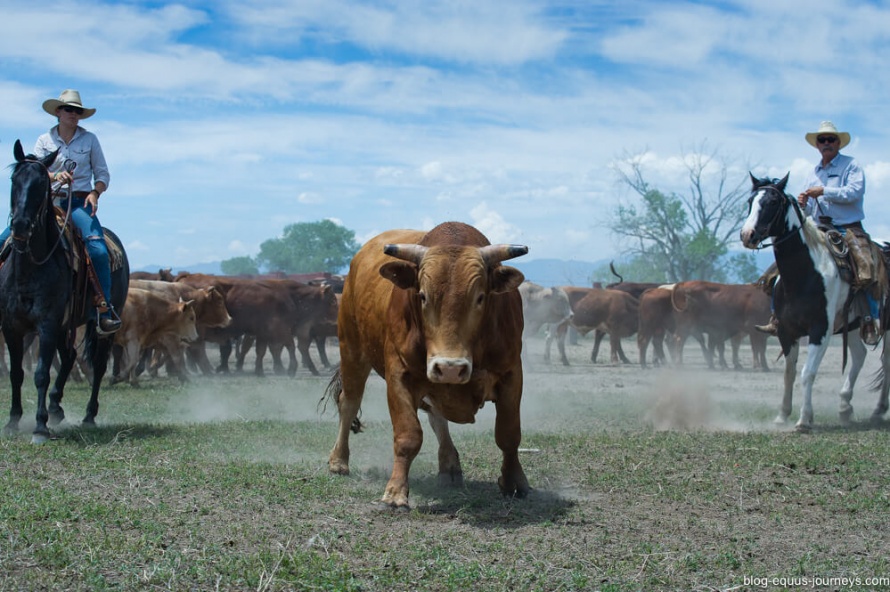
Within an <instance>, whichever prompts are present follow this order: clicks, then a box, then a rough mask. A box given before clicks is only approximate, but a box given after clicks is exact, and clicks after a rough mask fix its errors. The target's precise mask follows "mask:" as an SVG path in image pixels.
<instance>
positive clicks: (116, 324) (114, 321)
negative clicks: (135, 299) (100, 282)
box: [96, 302, 121, 336]
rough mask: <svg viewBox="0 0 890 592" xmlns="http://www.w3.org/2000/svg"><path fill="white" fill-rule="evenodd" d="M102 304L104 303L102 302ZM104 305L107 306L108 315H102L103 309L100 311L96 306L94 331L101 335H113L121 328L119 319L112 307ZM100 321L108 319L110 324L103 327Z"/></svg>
mask: <svg viewBox="0 0 890 592" xmlns="http://www.w3.org/2000/svg"><path fill="white" fill-rule="evenodd" d="M103 304H105V303H104V302H103ZM106 306H108V309H107V312H109V313H110V316H107V317H103V316H102V315H103V314H104V311H102V309H101V307H96V333H98V334H99V335H101V336H106V335H114V334H115V333H117V332H118V331H119V330H120V328H121V319H120V317H119V316H118V315H117V312H116V311H115V310H114V307H113V306H110V305H106ZM102 321H110V323H111V326H110V327H107V328H105V329H103V328H102Z"/></svg>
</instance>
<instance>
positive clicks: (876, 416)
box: [868, 412, 884, 426]
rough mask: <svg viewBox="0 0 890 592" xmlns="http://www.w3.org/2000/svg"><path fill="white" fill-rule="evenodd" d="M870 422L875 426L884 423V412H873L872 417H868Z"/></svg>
mask: <svg viewBox="0 0 890 592" xmlns="http://www.w3.org/2000/svg"><path fill="white" fill-rule="evenodd" d="M868 423H870V424H871V425H873V426H881V425H884V414H883V413H880V412H875V413H872V414H871V417H869V418H868Z"/></svg>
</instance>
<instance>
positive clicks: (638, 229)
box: [611, 146, 758, 282]
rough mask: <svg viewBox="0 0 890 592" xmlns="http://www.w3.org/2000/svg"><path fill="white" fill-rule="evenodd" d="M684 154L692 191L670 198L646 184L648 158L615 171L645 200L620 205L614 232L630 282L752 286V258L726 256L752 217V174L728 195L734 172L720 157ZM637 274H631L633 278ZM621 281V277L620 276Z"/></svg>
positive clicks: (754, 272) (630, 159) (638, 157)
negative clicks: (620, 239) (621, 246)
mask: <svg viewBox="0 0 890 592" xmlns="http://www.w3.org/2000/svg"><path fill="white" fill-rule="evenodd" d="M702 148H703V149H702V150H701V151H699V152H694V153H689V154H685V155H684V158H683V161H684V164H685V166H686V172H687V180H688V183H689V188H688V192H687V193H685V194H677V193H666V192H664V191H662V190H659V189H657V188H655V187H653V186H652V185H650V183H649V182H648V181H647V179H646V176H645V171H644V159H643V154H638V155H631V156H628V157H625V158H624V159H623V161H622V162H621V163H620V164H619V165H618V166H616V167H615V170H616V172H617V173H618V176H619V180H620V181H621V183H622V184H624V185H625V186H627V187H629V188H630V189H632V190H633V191H634V192H635V193H636V194H637V195H638V196H639V198H640V199H641V203H639V204H633V203H631V204H619V205H618V206H617V208H616V210H615V212H614V215H613V219H612V224H611V228H612V231H613V232H614V233H616V234H618V235H619V236H620V237H623V238H624V239H625V240H626V242H627V244H628V246H627V247H626V248H625V249H624V251H623V252H622V255H623V256H624V257H625V258H627V259H628V260H627V261H625V262H624V263H622V268H623V269H626V270H628V274H627V275H626V276H625V277H632V278H634V279H635V280H636V281H655V282H662V281H663V282H677V281H682V280H693V279H702V280H709V281H715V282H725V281H729V280H737V281H743V282H748V281H753V280H754V279H756V277H757V275H758V274H757V267H756V263H755V259H754V255H753V254H752V253H735V254H732V253H730V251H729V246H730V244H731V243H732V242H733V241H737V240H738V232H739V229H740V228H741V226H742V223H743V222H744V219H745V217H746V214H747V201H746V200H747V195H748V191H747V187H746V183H747V181H748V176H747V174H739V181H738V183H737V184H735V185H733V186H732V187H731V188H728V185H727V183H728V181H729V172H730V166H729V165H728V164H727V162H726V161H725V160H724V159H723V158H722V157H721V156H720V155H719V154H718V153H717V152H716V151H711V152H705V150H704V148H705V146H702ZM631 270H632V271H631ZM622 275H624V274H622Z"/></svg>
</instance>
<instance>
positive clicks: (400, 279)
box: [380, 261, 417, 290]
mask: <svg viewBox="0 0 890 592" xmlns="http://www.w3.org/2000/svg"><path fill="white" fill-rule="evenodd" d="M380 275H382V276H383V277H384V278H386V279H387V280H389V281H391V282H392V283H394V284H395V285H396V286H398V287H399V288H402V289H403V290H407V289H409V288H416V287H417V266H416V265H414V264H413V263H408V262H407V261H390V262H389V263H384V264H383V265H381V266H380Z"/></svg>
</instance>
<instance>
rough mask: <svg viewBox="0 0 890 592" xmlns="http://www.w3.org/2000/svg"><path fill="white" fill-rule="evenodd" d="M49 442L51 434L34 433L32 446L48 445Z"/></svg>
mask: <svg viewBox="0 0 890 592" xmlns="http://www.w3.org/2000/svg"><path fill="white" fill-rule="evenodd" d="M47 441H49V433H48V432H47V433H43V432H34V433H33V434H31V444H46V443H47Z"/></svg>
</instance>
